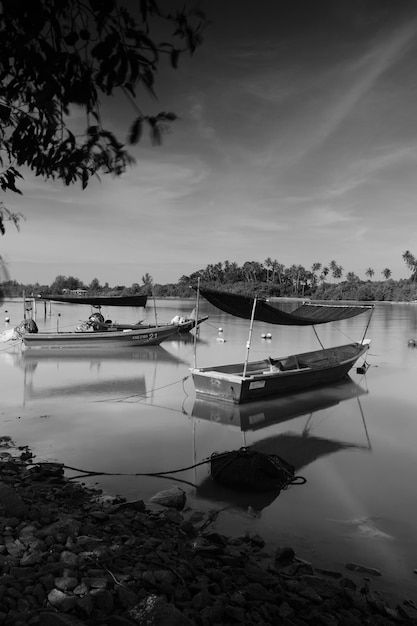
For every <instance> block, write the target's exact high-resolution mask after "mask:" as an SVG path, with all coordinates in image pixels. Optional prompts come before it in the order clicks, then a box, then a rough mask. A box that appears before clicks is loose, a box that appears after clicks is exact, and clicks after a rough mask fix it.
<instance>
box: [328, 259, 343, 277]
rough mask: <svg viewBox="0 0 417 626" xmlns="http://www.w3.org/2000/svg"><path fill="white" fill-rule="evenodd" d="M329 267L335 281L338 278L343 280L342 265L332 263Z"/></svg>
mask: <svg viewBox="0 0 417 626" xmlns="http://www.w3.org/2000/svg"><path fill="white" fill-rule="evenodd" d="M329 267H330V269H331V272H332V276H333V278H334V279H336V280H337V279H338V278H342V276H343V267H342V266H341V265H338V264H337V263H336V261H330V263H329Z"/></svg>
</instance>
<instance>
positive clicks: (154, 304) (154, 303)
mask: <svg viewBox="0 0 417 626" xmlns="http://www.w3.org/2000/svg"><path fill="white" fill-rule="evenodd" d="M152 298H153V310H154V313H155V326H156V327H157V328H158V318H157V316H156V302H155V295H154V293H153V291H152Z"/></svg>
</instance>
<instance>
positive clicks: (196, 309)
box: [194, 276, 200, 368]
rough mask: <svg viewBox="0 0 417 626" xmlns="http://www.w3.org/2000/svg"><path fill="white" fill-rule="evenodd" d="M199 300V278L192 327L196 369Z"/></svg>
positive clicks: (195, 365)
mask: <svg viewBox="0 0 417 626" xmlns="http://www.w3.org/2000/svg"><path fill="white" fill-rule="evenodd" d="M199 300H200V276H199V277H198V279H197V300H196V304H195V327H194V368H196V367H197V329H198V326H197V321H198V305H199Z"/></svg>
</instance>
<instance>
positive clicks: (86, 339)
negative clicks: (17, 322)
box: [22, 325, 178, 350]
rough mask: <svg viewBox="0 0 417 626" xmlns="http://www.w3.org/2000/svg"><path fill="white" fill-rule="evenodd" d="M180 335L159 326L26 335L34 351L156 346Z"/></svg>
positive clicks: (174, 330) (26, 341) (26, 339)
mask: <svg viewBox="0 0 417 626" xmlns="http://www.w3.org/2000/svg"><path fill="white" fill-rule="evenodd" d="M177 333H178V327H177V326H174V325H170V326H158V327H157V328H152V329H141V330H126V331H114V332H109V331H106V332H103V333H101V332H71V333H60V332H58V333H33V334H26V335H23V337H22V340H23V343H24V345H25V347H26V348H29V349H33V350H64V349H65V350H67V349H71V350H77V349H81V350H85V349H94V350H96V349H103V350H106V349H109V348H123V347H125V348H134V347H136V346H156V345H158V344H160V343H161V342H162V341H164V340H165V339H168V337H172V336H173V335H175V334H177Z"/></svg>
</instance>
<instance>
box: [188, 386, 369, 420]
mask: <svg viewBox="0 0 417 626" xmlns="http://www.w3.org/2000/svg"><path fill="white" fill-rule="evenodd" d="M366 393H368V391H367V390H366V389H364V388H363V387H361V386H360V385H358V384H357V383H355V382H354V381H353V380H352V379H351V378H350V377H347V378H346V379H345V380H342V381H340V382H338V383H336V384H334V385H326V386H324V387H320V388H316V389H309V390H306V391H302V392H298V393H293V394H289V395H285V396H282V397H278V398H273V399H270V400H264V401H258V402H250V403H248V404H231V403H227V402H218V401H217V402H216V401H215V400H213V401H210V400H203V399H201V398H196V400H195V402H194V406H193V410H192V416H193V417H198V418H200V419H205V420H211V421H214V422H220V423H222V424H227V425H229V426H237V427H238V428H240V429H241V430H242V431H248V430H251V431H252V430H259V429H261V428H265V427H266V426H269V425H271V424H279V423H281V422H285V421H286V420H289V419H293V418H294V417H299V416H301V415H306V414H308V413H314V412H316V411H319V410H322V409H327V408H329V407H332V406H335V405H337V404H339V403H340V402H343V401H344V400H349V399H351V398H358V397H359V396H361V395H364V394H366Z"/></svg>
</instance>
